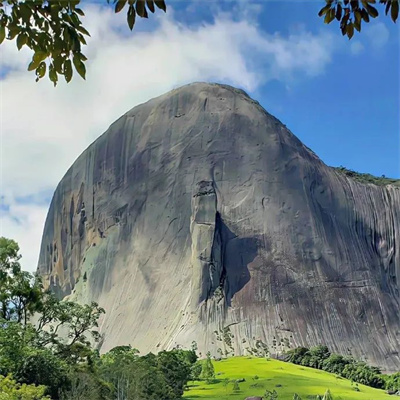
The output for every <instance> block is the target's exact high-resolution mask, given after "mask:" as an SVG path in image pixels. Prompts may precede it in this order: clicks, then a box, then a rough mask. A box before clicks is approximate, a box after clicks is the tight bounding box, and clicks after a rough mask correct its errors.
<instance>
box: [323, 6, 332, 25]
mask: <svg viewBox="0 0 400 400" xmlns="http://www.w3.org/2000/svg"><path fill="white" fill-rule="evenodd" d="M334 19H335V9H334V8H331V9H330V10H329V12H327V13H326V15H325V18H324V22H325V24H330V23H331V22H332V21H333V20H334Z"/></svg>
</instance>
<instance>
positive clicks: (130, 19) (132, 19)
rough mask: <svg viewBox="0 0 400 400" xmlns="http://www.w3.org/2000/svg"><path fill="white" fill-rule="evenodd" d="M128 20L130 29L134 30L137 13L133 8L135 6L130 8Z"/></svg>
mask: <svg viewBox="0 0 400 400" xmlns="http://www.w3.org/2000/svg"><path fill="white" fill-rule="evenodd" d="M127 20H128V26H129V29H130V30H132V29H133V26H134V25H135V20H136V12H135V8H134V7H133V5H130V6H129V10H128V15H127Z"/></svg>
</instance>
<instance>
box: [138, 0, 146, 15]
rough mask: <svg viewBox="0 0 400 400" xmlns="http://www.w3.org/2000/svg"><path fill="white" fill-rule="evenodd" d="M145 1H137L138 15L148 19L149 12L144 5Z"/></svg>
mask: <svg viewBox="0 0 400 400" xmlns="http://www.w3.org/2000/svg"><path fill="white" fill-rule="evenodd" d="M144 1H145V0H137V1H136V13H137V15H139V17H142V18H148V14H147V10H146V7H145V5H144Z"/></svg>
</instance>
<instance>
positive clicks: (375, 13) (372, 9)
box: [366, 4, 393, 18]
mask: <svg viewBox="0 0 400 400" xmlns="http://www.w3.org/2000/svg"><path fill="white" fill-rule="evenodd" d="M392 8H393V5H392ZM366 9H367V11H368V14H369V15H370V16H371V17H372V18H376V17H377V16H378V15H379V13H378V10H377V9H376V8H375V7H372V6H370V5H369V4H367V6H366Z"/></svg>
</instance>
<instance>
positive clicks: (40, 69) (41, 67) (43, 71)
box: [36, 61, 46, 78]
mask: <svg viewBox="0 0 400 400" xmlns="http://www.w3.org/2000/svg"><path fill="white" fill-rule="evenodd" d="M45 74H46V63H45V62H44V61H42V62H41V63H40V65H39V66H38V67H37V69H36V75H37V77H38V78H43V77H44V76H45Z"/></svg>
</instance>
